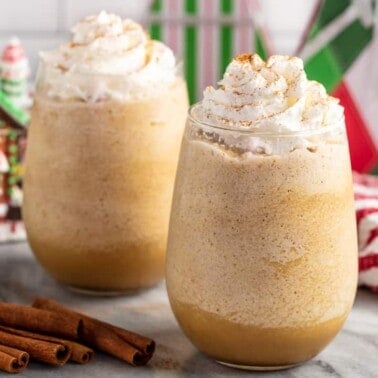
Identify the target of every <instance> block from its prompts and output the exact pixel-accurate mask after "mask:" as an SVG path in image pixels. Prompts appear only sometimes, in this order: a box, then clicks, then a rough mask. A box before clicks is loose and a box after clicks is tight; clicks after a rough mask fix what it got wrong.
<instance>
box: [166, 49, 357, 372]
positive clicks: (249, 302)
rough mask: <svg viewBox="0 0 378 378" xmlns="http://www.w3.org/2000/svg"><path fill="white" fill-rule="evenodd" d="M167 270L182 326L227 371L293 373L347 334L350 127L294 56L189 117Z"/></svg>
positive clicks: (353, 255)
mask: <svg viewBox="0 0 378 378" xmlns="http://www.w3.org/2000/svg"><path fill="white" fill-rule="evenodd" d="M166 272H167V276H166V278H167V287H168V293H169V298H170V302H171V305H172V309H173V311H174V313H175V315H176V318H177V320H178V322H179V324H180V326H181V327H182V329H183V330H184V332H185V333H186V335H187V336H188V337H189V339H190V340H191V341H192V342H193V343H194V344H195V345H196V346H197V347H198V349H200V350H201V351H203V352H204V353H206V354H208V355H210V356H211V357H213V358H215V359H217V360H218V361H220V362H223V363H226V364H231V365H235V366H238V367H245V368H252V369H253V368H256V369H277V368H280V367H287V366H290V365H293V364H297V363H300V362H303V361H306V360H308V359H310V358H311V357H313V356H314V355H316V354H317V353H318V352H319V351H320V350H321V349H323V348H324V347H325V345H327V343H328V342H329V341H330V340H331V339H332V338H333V337H334V336H335V335H336V334H337V332H338V331H339V330H340V328H341V327H342V325H343V322H344V321H345V319H346V317H347V315H348V313H349V311H350V309H351V306H352V303H353V299H354V295H355V289H356V282H357V281H356V280H357V242H356V227H355V219H354V209H353V194H352V179H351V169H350V162H349V153H348V146H347V142H346V137H345V130H344V117H343V111H342V108H341V107H340V106H339V105H338V103H337V101H336V100H335V99H333V98H331V97H329V96H327V95H326V93H325V90H324V88H323V87H322V86H321V85H320V84H318V83H315V82H311V81H308V80H307V79H306V75H305V73H304V71H303V64H302V62H301V61H300V60H299V59H297V58H289V57H280V56H273V57H271V58H270V59H269V60H268V61H267V62H266V63H265V62H263V61H262V60H261V59H260V58H259V57H258V56H256V55H252V56H251V55H242V56H239V57H237V58H236V59H235V60H234V61H233V62H232V63H231V64H230V65H229V66H228V68H227V71H226V73H225V76H224V78H223V80H222V81H221V82H220V87H219V88H218V89H214V88H208V89H206V91H205V94H204V100H203V101H202V102H201V103H199V104H197V105H195V106H194V107H193V108H192V109H191V112H190V114H189V119H188V123H187V129H186V132H185V136H184V140H183V145H182V152H181V157H180V163H179V168H178V173H177V178H176V187H175V194H174V199H173V205H172V213H171V222H170V233H169V241H168V255H167V271H166Z"/></svg>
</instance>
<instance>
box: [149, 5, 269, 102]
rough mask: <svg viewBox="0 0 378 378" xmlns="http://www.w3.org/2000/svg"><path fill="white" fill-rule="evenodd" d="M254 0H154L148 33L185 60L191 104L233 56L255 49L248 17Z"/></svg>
mask: <svg viewBox="0 0 378 378" xmlns="http://www.w3.org/2000/svg"><path fill="white" fill-rule="evenodd" d="M255 1H256V0H252V1H251V0H237V1H235V0H206V1H205V0H202V1H201V0H155V1H154V2H153V4H152V6H151V18H152V22H151V25H150V33H151V36H152V38H154V39H159V40H162V41H163V42H165V43H166V44H167V45H168V46H170V47H171V48H172V49H173V51H174V52H175V54H176V56H177V57H178V59H182V60H183V61H184V74H185V78H186V80H187V83H188V90H189V97H190V101H191V103H193V102H195V101H198V100H199V99H201V97H202V92H203V90H204V89H205V87H206V86H208V85H216V82H217V81H218V80H220V78H221V77H222V76H223V73H224V71H225V69H226V67H227V65H228V64H229V63H230V61H231V59H232V57H233V56H235V55H236V54H238V53H241V52H249V51H253V50H255V44H257V46H258V47H259V49H260V50H261V51H263V50H262V49H263V46H262V44H261V43H258V41H257V39H255V30H254V26H253V22H252V17H251V14H250V11H251V9H250V8H251V3H252V2H255Z"/></svg>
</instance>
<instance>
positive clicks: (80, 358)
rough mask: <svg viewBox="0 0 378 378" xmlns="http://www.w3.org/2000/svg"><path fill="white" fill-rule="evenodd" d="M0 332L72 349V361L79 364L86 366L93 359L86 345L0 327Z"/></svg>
mask: <svg viewBox="0 0 378 378" xmlns="http://www.w3.org/2000/svg"><path fill="white" fill-rule="evenodd" d="M0 330H1V331H4V332H8V333H11V334H13V335H18V336H24V337H29V338H31V339H34V340H42V341H50V342H53V343H58V344H62V345H65V346H67V347H68V348H70V349H71V355H70V359H69V360H70V361H73V362H76V363H78V364H86V363H88V362H90V361H91V360H92V359H93V355H94V353H93V350H92V349H91V348H88V347H87V346H85V345H82V344H79V343H77V342H75V341H71V340H64V339H61V338H58V337H54V336H47V335H41V334H38V333H32V332H29V331H22V330H19V329H14V328H9V327H4V326H0Z"/></svg>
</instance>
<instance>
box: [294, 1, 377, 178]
mask: <svg viewBox="0 0 378 378" xmlns="http://www.w3.org/2000/svg"><path fill="white" fill-rule="evenodd" d="M374 6H375V1H373V0H371V1H355V0H338V1H334V0H325V1H324V3H323V5H322V7H321V9H320V12H319V14H318V17H317V19H316V20H315V22H314V24H313V26H312V28H311V30H310V33H309V36H308V38H307V41H306V43H305V44H304V47H303V49H302V51H301V52H300V55H301V56H302V57H303V58H304V60H305V69H306V72H307V75H308V77H309V78H310V79H313V80H317V81H320V82H321V83H322V84H323V85H324V86H325V87H326V89H327V90H328V92H330V93H332V94H333V95H334V96H336V97H338V98H340V101H341V103H342V105H344V107H345V118H346V125H347V132H348V138H349V145H350V151H351V158H352V167H353V168H354V169H355V170H357V171H359V172H369V171H371V170H372V169H373V167H374V166H375V165H376V164H378V147H377V145H376V143H375V142H374V139H373V137H372V130H373V129H372V128H373V127H376V126H375V125H371V124H369V123H368V122H367V120H366V119H365V117H364V114H363V113H364V109H362V108H361V107H360V106H359V105H358V102H357V101H356V98H355V95H354V93H353V86H350V85H349V84H348V83H347V82H346V81H345V80H346V75H347V73H348V70H349V69H350V68H351V66H352V65H353V64H354V63H355V61H356V60H357V59H359V58H360V57H361V54H362V52H363V51H364V50H365V49H366V48H367V47H368V46H369V44H370V43H371V42H372V39H373V32H374V12H375V10H374ZM372 69H378V68H375V67H372ZM367 85H368V83H367ZM377 116H378V114H377Z"/></svg>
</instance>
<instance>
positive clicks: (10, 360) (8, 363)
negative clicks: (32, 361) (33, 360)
mask: <svg viewBox="0 0 378 378" xmlns="http://www.w3.org/2000/svg"><path fill="white" fill-rule="evenodd" d="M28 364H29V355H28V354H27V353H26V352H24V351H22V350H18V349H15V348H11V347H8V346H5V345H0V370H2V371H6V372H7V373H20V372H21V371H23V370H25V368H26V367H27V366H28Z"/></svg>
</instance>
